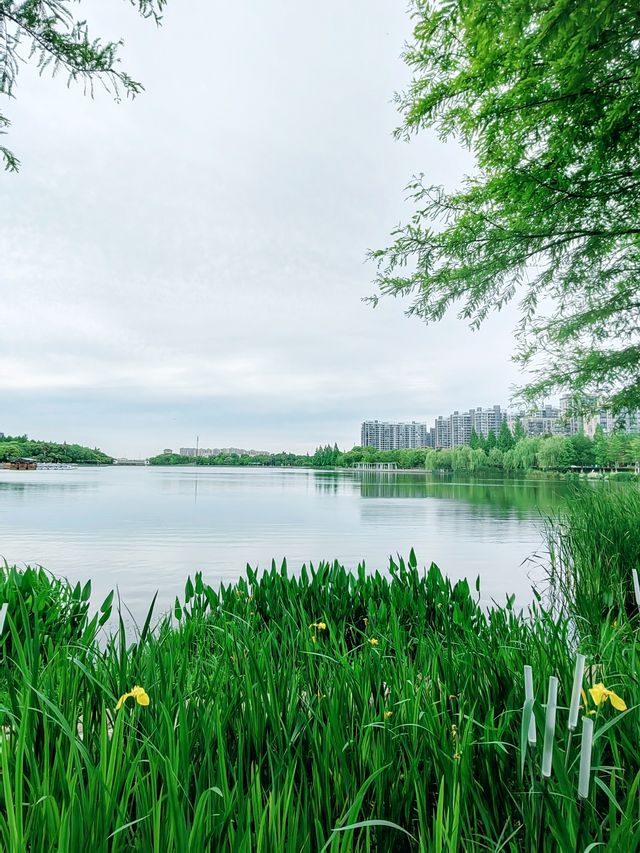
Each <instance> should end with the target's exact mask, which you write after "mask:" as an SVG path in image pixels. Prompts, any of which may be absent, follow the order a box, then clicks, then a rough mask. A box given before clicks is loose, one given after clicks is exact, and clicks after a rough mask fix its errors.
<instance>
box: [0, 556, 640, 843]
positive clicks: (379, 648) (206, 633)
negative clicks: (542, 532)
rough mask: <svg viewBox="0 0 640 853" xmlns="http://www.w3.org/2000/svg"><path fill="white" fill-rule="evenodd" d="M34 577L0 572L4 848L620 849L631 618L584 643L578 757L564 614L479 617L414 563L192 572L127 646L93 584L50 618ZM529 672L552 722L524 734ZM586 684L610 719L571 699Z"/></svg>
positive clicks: (628, 743)
mask: <svg viewBox="0 0 640 853" xmlns="http://www.w3.org/2000/svg"><path fill="white" fill-rule="evenodd" d="M32 581H33V578H32ZM37 581H38V584H40V592H41V593H42V594H43V595H44V597H45V598H46V600H47V606H46V608H42V607H39V608H34V607H33V606H32V605H33V597H31V598H29V595H30V593H29V589H28V587H29V585H28V584H25V585H23V587H21V585H20V582H19V581H18V582H16V575H15V573H14V570H5V572H4V576H3V579H2V580H1V582H0V601H2V600H4V599H8V598H9V599H10V602H9V607H8V608H7V613H6V618H5V623H4V628H3V630H2V640H3V643H2V649H3V657H2V660H1V662H0V670H1V682H0V715H1V726H2V728H1V737H0V848H1V849H3V850H7V851H16V853H17V851H23V850H29V851H51V850H60V851H76V850H77V851H84V850H91V851H131V850H133V851H157V853H165V851H188V850H193V851H202V850H212V851H213V850H215V851H226V850H228V851H247V853H249V851H251V853H253V851H264V853H273V851H291V852H292V853H293V851H332V853H335V852H336V851H403V850H406V851H425V853H426V851H463V850H464V851H467V850H471V851H476V850H477V851H481V850H508V851H521V850H531V849H541V850H547V851H551V850H558V849H561V850H575V849H586V848H587V847H588V845H590V844H591V845H593V844H604V845H605V846H606V847H607V848H608V849H612V850H617V849H636V848H638V847H639V846H640V822H639V814H638V794H639V791H638V787H639V785H640V757H639V756H638V750H637V743H638V734H639V731H638V714H637V708H636V706H635V697H637V695H638V683H637V680H638V664H639V663H640V655H639V653H638V644H637V632H636V627H637V626H636V623H635V622H634V621H632V620H631V618H630V619H627V618H626V617H624V616H622V617H621V620H620V621H619V623H618V625H617V627H615V628H614V627H613V625H611V624H610V625H608V627H607V630H606V631H604V630H603V631H602V633H601V636H600V639H599V641H598V645H597V648H592V649H590V651H589V652H588V653H586V665H585V668H584V684H583V686H582V687H581V703H582V708H581V716H584V717H586V718H587V719H588V720H590V721H593V741H592V748H590V754H589V762H588V770H585V767H586V766H587V765H586V764H585V762H586V757H583V758H582V760H581V756H580V749H579V744H578V742H577V740H576V746H575V747H574V748H573V749H572V748H571V739H570V738H569V732H570V728H569V708H568V705H569V701H570V697H571V695H572V690H573V685H574V680H575V678H576V675H575V648H574V637H573V634H572V630H571V624H570V620H569V619H565V618H557V614H554V613H551V612H548V611H547V610H545V608H544V607H543V606H542V604H541V603H539V602H538V603H536V604H535V605H534V607H533V608H531V610H529V611H528V612H525V613H522V612H518V611H516V609H515V608H514V602H513V599H508V600H507V601H506V603H505V605H504V606H502V607H499V606H495V607H493V608H492V609H490V610H486V609H485V608H483V607H481V606H480V604H479V601H478V599H479V595H478V590H477V588H476V589H474V588H471V587H470V586H469V584H468V583H467V582H466V581H458V582H457V583H452V582H451V581H449V580H448V579H447V578H445V577H443V575H442V574H441V572H440V571H439V569H438V568H437V567H435V566H433V565H432V566H431V567H430V568H429V569H428V570H427V571H423V570H421V569H419V568H418V565H417V560H416V558H415V555H414V554H413V552H412V553H411V555H410V558H409V559H408V560H407V561H406V562H405V561H404V560H402V559H398V560H395V561H391V563H390V565H389V568H388V570H387V571H385V572H378V571H374V572H369V571H365V568H364V566H360V567H359V569H358V571H356V572H354V573H351V572H349V571H347V570H345V568H344V567H342V566H341V565H339V564H338V563H333V564H329V563H323V564H321V565H319V566H317V567H315V568H314V567H312V566H309V567H302V569H301V570H300V571H298V572H296V573H291V572H290V571H289V570H288V568H287V565H286V563H284V564H283V565H282V566H276V565H273V566H272V567H271V570H270V571H267V572H265V573H261V574H258V573H257V572H255V571H253V570H252V569H250V568H249V567H248V568H247V571H246V576H245V577H243V578H241V579H240V580H239V581H238V582H237V583H235V584H232V585H230V586H223V587H221V588H219V589H213V588H212V587H211V586H208V585H207V584H205V583H204V581H203V579H202V577H201V576H200V575H196V576H195V578H193V579H188V580H187V583H186V587H185V593H184V596H183V597H181V599H180V600H176V602H175V605H174V607H173V608H172V612H171V613H169V614H165V615H163V616H161V617H160V618H159V619H158V620H155V618H154V615H153V605H151V606H150V609H149V613H148V615H147V618H146V620H145V622H144V624H143V625H142V626H141V627H140V628H139V629H137V630H136V631H135V632H134V635H133V636H132V634H131V632H130V631H127V630H126V628H125V623H124V619H123V616H122V614H121V613H120V612H119V611H118V610H117V609H114V600H113V597H112V596H110V597H109V598H108V599H107V601H105V602H104V604H103V605H102V607H101V608H99V609H98V610H97V611H96V612H95V613H92V612H91V610H90V608H89V607H86V608H84V609H82V612H81V614H80V618H79V621H78V620H76V622H75V623H74V630H73V631H70V630H69V629H68V625H66V624H65V622H64V620H63V618H62V616H63V614H64V613H67V612H68V607H69V602H71V603H72V604H73V602H74V601H75V599H74V595H77V594H78V593H77V590H74V588H70V587H65V586H64V585H62V586H61V585H59V582H58V581H53V580H52V579H50V588H49V589H48V590H46V584H47V576H46V574H43V575H39V576H38V578H37ZM43 589H45V592H46V594H45V592H43ZM79 594H80V601H81V603H82V596H83V590H82V589H81V590H80V591H79ZM85 595H86V593H85ZM86 601H88V598H87V599H86ZM76 603H77V602H76ZM634 619H635V617H634ZM101 623H102V624H103V625H104V628H101ZM108 625H113V626H114V627H113V628H112V629H110V630H109V631H107V630H106V629H107V626H108ZM525 666H528V667H530V685H529V687H530V690H529V694H528V698H527V699H526V701H525V708H524V713H523V700H524V698H525V676H524V672H525V670H524V667H525ZM550 678H553V679H557V682H556V686H557V709H556V713H555V718H554V728H553V732H550V731H549V732H548V733H547V736H546V738H542V737H538V738H537V739H536V738H533V739H532V738H531V736H530V735H531V732H532V731H534V730H535V729H533V728H532V723H531V721H532V719H533V721H534V722H533V725H534V726H535V727H536V728H537V731H538V732H540V733H542V732H544V731H545V716H546V713H545V712H546V709H545V707H544V705H545V696H546V687H547V684H548V682H549V679H550ZM600 682H602V687H603V689H606V690H607V691H615V693H613V695H615V696H616V697H617V698H620V697H622V699H624V700H626V703H627V705H628V706H629V707H628V709H627V710H626V711H620V710H617V709H616V707H614V705H613V704H612V702H613V700H612V699H610V697H609V696H608V695H607V696H605V694H603V693H602V692H596V693H595V694H594V695H595V698H594V695H592V694H591V693H590V688H593V685H594V684H596V683H600ZM605 685H606V688H605ZM596 699H598V700H599V701H596ZM116 708H118V710H116ZM548 728H549V727H548ZM580 732H581V729H580ZM545 740H546V750H547V757H546V763H545V776H544V784H543V776H542V759H543V749H544V748H545V743H544V741H545ZM581 765H582V777H583V778H582V780H580V767H581ZM585 774H586V777H585ZM585 778H586V779H587V782H586V783H585ZM589 780H590V785H589V784H588V782H589ZM579 783H580V784H581V787H580V789H579ZM585 785H587V787H585ZM585 791H586V795H585Z"/></svg>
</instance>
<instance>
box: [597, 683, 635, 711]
mask: <svg viewBox="0 0 640 853" xmlns="http://www.w3.org/2000/svg"><path fill="white" fill-rule="evenodd" d="M589 693H590V694H591V698H592V699H593V701H594V703H595V704H596V705H602V704H603V703H604V702H606V701H607V699H608V700H609V701H610V702H611V704H612V705H613V707H614V708H615V709H616V711H626V710H627V703H626V702H625V701H624V699H621V698H620V696H618V694H617V693H614V692H613V690H607V688H606V687H605V686H604V684H603V683H602V682H600V683H599V684H594V685H593V687H590V688H589Z"/></svg>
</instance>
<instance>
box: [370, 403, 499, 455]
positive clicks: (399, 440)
mask: <svg viewBox="0 0 640 853" xmlns="http://www.w3.org/2000/svg"><path fill="white" fill-rule="evenodd" d="M506 418H507V413H506V412H505V411H503V410H502V409H501V408H500V406H492V407H491V408H488V409H483V408H480V407H479V408H476V409H469V410H468V411H466V412H458V411H455V412H453V413H452V414H450V415H449V416H448V417H444V416H443V415H440V416H439V417H437V418H436V420H435V423H434V425H433V426H432V427H431V428H429V427H427V425H426V424H424V423H416V422H415V421H411V423H392V422H388V421H365V422H364V423H363V424H362V428H361V431H360V445H361V447H375V448H377V449H378V450H401V449H405V448H416V447H446V448H449V447H458V446H459V445H461V444H469V442H470V441H471V433H472V432H473V430H475V431H476V433H477V434H478V435H479V436H483V437H484V438H486V437H487V436H488V435H489V433H490V432H492V431H493V432H494V433H495V434H496V435H498V433H499V432H500V427H501V426H502V422H503V421H504V420H506Z"/></svg>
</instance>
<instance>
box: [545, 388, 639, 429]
mask: <svg viewBox="0 0 640 853" xmlns="http://www.w3.org/2000/svg"><path fill="white" fill-rule="evenodd" d="M560 414H561V417H562V420H563V423H564V424H565V432H566V434H567V435H578V434H579V433H584V434H585V435H587V436H589V437H590V438H593V436H594V435H595V433H596V429H597V428H598V427H599V426H600V427H602V431H603V432H604V434H605V435H611V433H613V432H616V431H618V430H619V431H621V432H626V433H629V434H630V435H638V434H640V409H637V410H634V411H625V412H620V413H619V414H617V415H614V414H613V413H612V412H611V411H609V409H605V408H598V398H597V397H593V396H586V395H585V396H582V397H579V396H576V395H572V394H565V395H563V396H562V397H560Z"/></svg>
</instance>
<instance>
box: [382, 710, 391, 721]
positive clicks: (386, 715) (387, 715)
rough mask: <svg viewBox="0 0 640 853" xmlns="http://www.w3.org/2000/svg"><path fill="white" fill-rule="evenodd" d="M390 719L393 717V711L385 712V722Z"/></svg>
mask: <svg viewBox="0 0 640 853" xmlns="http://www.w3.org/2000/svg"><path fill="white" fill-rule="evenodd" d="M389 717H393V711H385V712H384V718H385V720H388V719H389Z"/></svg>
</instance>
